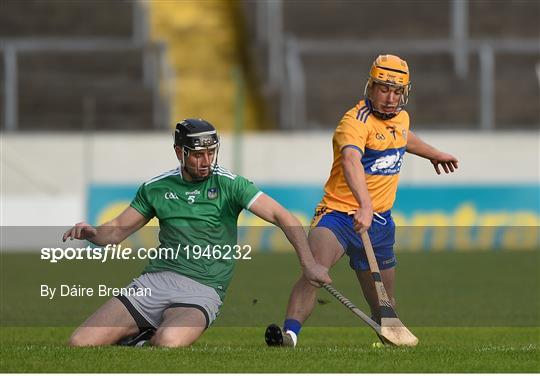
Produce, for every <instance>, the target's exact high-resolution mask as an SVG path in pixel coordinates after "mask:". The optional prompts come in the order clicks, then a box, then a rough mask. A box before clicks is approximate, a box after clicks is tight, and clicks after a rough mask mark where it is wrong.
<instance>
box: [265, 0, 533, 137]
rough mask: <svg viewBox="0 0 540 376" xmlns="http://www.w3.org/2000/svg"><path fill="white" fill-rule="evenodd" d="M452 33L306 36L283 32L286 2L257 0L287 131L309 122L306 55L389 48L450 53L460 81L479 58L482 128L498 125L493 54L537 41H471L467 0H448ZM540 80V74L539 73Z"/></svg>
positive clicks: (522, 50)
mask: <svg viewBox="0 0 540 376" xmlns="http://www.w3.org/2000/svg"><path fill="white" fill-rule="evenodd" d="M449 4H450V7H451V9H450V12H449V16H448V17H449V18H450V22H449V24H450V32H449V35H448V38H443V39H431V40H426V39H416V40H414V39H405V40H403V39H401V40H397V39H396V40H388V39H384V40H373V39H370V40H342V39H339V40H306V39H298V38H295V37H294V36H290V35H285V31H284V28H283V1H282V0H261V1H259V2H257V20H258V23H257V30H256V34H257V42H258V43H259V44H260V45H265V47H266V49H267V51H268V62H267V66H268V72H267V74H266V81H267V82H266V86H267V87H269V88H274V89H276V88H277V90H279V92H280V97H281V104H280V119H279V122H280V124H281V127H282V128H284V129H302V128H306V127H308V124H306V92H305V70H304V66H303V64H302V59H301V58H302V56H305V55H317V54H318V55H332V54H349V55H354V54H360V55H361V54H370V55H372V56H373V55H377V54H379V53H381V52H382V51H381V46H384V48H385V51H395V52H396V53H403V54H409V53H419V54H426V55H429V54H440V53H444V54H448V55H450V56H452V59H453V63H454V74H455V75H456V76H457V77H459V78H460V79H463V78H466V77H468V75H469V55H470V54H477V55H478V56H479V64H480V74H479V77H478V80H480V84H479V87H480V98H481V99H480V102H479V104H478V106H479V108H480V129H482V130H492V129H494V117H495V87H494V74H495V54H497V53H502V52H512V53H515V54H520V55H526V54H536V55H538V54H539V53H540V43H539V40H538V39H532V40H527V39H477V40H474V39H470V38H469V29H468V25H469V14H468V10H469V1H468V0H450V3H449ZM539 80H540V76H539Z"/></svg>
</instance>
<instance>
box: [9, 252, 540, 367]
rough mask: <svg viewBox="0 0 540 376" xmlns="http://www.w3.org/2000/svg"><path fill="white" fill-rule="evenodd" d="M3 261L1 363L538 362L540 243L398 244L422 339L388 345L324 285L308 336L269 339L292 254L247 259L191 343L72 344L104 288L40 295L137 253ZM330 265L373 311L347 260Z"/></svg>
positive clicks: (402, 306) (102, 276)
mask: <svg viewBox="0 0 540 376" xmlns="http://www.w3.org/2000/svg"><path fill="white" fill-rule="evenodd" d="M0 261H1V263H0V266H1V276H0V279H1V282H2V283H1V287H0V292H1V298H0V299H1V301H0V302H1V310H0V318H1V327H0V330H1V332H0V372H302V373H306V372H540V325H539V324H540V302H539V301H540V300H539V299H538V296H540V294H539V293H540V273H539V271H540V270H539V265H540V262H539V261H540V252H523V253H519V252H489V253H487V252H484V253H481V252H476V253H475V252H473V253H449V252H447V253H403V254H399V255H398V263H399V265H398V272H397V279H398V284H397V290H396V296H397V300H398V312H399V314H400V317H401V319H402V320H403V322H404V323H405V324H406V325H407V326H408V327H409V328H410V329H411V330H412V331H413V333H414V334H416V335H417V336H418V337H419V338H420V344H419V345H418V346H417V347H416V348H393V347H386V348H381V349H377V348H373V347H372V346H371V344H372V343H373V342H375V341H376V340H377V337H376V336H375V335H374V333H373V332H372V331H371V330H370V329H369V328H367V327H366V326H365V325H364V324H363V323H362V322H361V321H360V320H359V319H357V318H356V317H355V316H354V315H353V314H352V313H351V312H349V311H348V310H347V309H346V308H345V307H343V306H342V305H341V304H340V303H339V302H337V301H336V300H335V299H334V298H332V297H331V296H330V295H329V294H328V293H326V292H325V291H322V290H321V291H320V292H319V295H318V304H317V306H316V308H315V312H314V314H313V316H312V317H311V318H310V320H309V321H308V323H307V324H306V326H305V327H304V328H303V330H302V333H301V336H300V343H299V346H298V347H297V348H296V349H284V348H267V347H266V345H265V344H264V339H263V333H264V327H265V326H266V325H267V324H269V323H271V322H277V323H281V321H282V319H283V314H284V311H285V307H286V302H287V298H288V294H289V290H290V287H291V285H292V284H293V283H294V280H295V279H296V277H297V276H298V273H299V268H298V265H297V261H296V259H295V256H294V255H293V254H256V255H254V258H253V260H245V261H241V262H239V263H238V265H237V270H236V274H235V277H234V279H233V283H232V285H231V286H230V289H229V294H228V296H227V299H226V301H225V304H224V307H223V311H222V314H221V315H220V317H219V318H218V320H217V321H216V322H215V324H214V325H213V326H212V327H211V328H210V329H209V330H208V331H207V332H206V333H205V334H204V335H203V336H202V337H201V339H200V340H199V341H198V342H197V343H196V344H195V345H194V346H192V347H190V348H187V349H162V348H152V347H147V348H121V347H113V346H111V347H99V348H83V349H73V348H69V347H67V346H66V345H65V342H66V341H67V339H68V338H69V335H70V333H71V331H72V330H73V328H74V327H75V326H76V325H77V324H78V323H80V322H81V321H82V320H83V319H84V318H85V317H86V316H87V315H88V314H89V313H91V312H92V311H94V310H95V309H96V308H97V307H98V306H99V304H100V303H102V302H103V301H104V299H103V298H98V297H95V298H62V299H56V300H54V301H47V299H46V298H40V297H39V285H40V284H42V283H48V284H57V283H67V284H77V283H80V284H83V285H92V284H94V285H95V284H96V283H98V282H99V283H106V284H108V285H110V286H118V287H120V286H124V285H126V284H127V283H128V282H129V280H130V278H131V277H133V276H135V275H136V274H137V272H138V271H139V270H140V268H141V264H140V263H128V264H126V263H119V262H118V263H115V262H111V263H104V264H100V263H96V262H88V261H86V262H64V263H59V264H56V265H51V264H46V263H44V261H41V260H39V256H38V255H36V254H24V255H14V254H9V253H2V254H1V260H0ZM29 271H32V272H29ZM331 276H332V278H333V279H334V286H335V287H336V288H338V289H339V290H340V291H341V292H343V293H344V294H345V295H346V296H347V297H349V298H350V299H351V300H352V301H353V302H355V303H356V304H357V305H358V306H359V307H360V308H361V309H363V310H364V311H365V312H367V311H368V310H367V307H366V305H365V303H364V302H363V299H362V298H361V294H360V291H359V287H358V283H357V282H356V281H355V277H354V275H353V273H352V272H351V271H350V270H349V268H348V265H347V262H346V261H345V260H342V261H340V262H339V263H338V265H337V266H336V267H335V268H334V269H333V270H332V273H331Z"/></svg>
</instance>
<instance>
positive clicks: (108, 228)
mask: <svg viewBox="0 0 540 376" xmlns="http://www.w3.org/2000/svg"><path fill="white" fill-rule="evenodd" d="M148 221H149V220H148V219H147V218H145V217H144V216H143V215H142V214H141V213H139V212H138V211H137V210H135V209H133V208H132V207H128V208H127V209H126V210H124V211H123V212H122V213H121V214H120V215H118V216H117V217H116V218H114V219H113V220H111V221H109V222H106V223H104V224H103V225H101V226H98V227H94V226H91V225H89V224H88V223H86V222H79V223H77V224H76V225H75V226H73V227H72V228H70V229H69V230H68V231H66V232H65V233H64V236H63V237H62V240H63V241H66V240H67V239H68V238H69V239H71V240H73V239H81V240H89V241H91V242H92V243H94V244H97V245H107V244H118V243H120V242H121V241H122V240H124V239H126V238H127V237H128V236H130V235H131V234H133V233H134V232H135V231H137V230H138V229H140V228H141V227H143V226H144V225H145V224H146V223H147V222H148Z"/></svg>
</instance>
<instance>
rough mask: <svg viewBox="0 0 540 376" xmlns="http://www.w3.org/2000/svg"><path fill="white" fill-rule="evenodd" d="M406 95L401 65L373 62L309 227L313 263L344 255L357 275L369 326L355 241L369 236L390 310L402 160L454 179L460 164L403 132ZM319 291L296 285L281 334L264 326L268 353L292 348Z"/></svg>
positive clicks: (338, 136)
mask: <svg viewBox="0 0 540 376" xmlns="http://www.w3.org/2000/svg"><path fill="white" fill-rule="evenodd" d="M410 87H411V82H410V77H409V68H408V66H407V63H406V62H405V61H404V60H402V59H401V58H399V57H397V56H394V55H381V56H379V57H377V59H376V60H375V61H374V62H373V65H372V67H371V70H370V73H369V78H368V81H367V84H366V87H365V89H364V99H362V100H361V101H360V102H359V103H358V104H357V105H356V106H355V107H354V108H352V109H350V110H349V111H347V112H346V113H345V115H344V116H343V118H342V119H341V121H340V122H339V125H338V127H337V128H336V131H335V133H334V137H333V140H332V144H333V149H334V162H333V164H332V170H331V172H330V177H329V178H328V180H327V182H326V185H325V187H324V197H323V198H322V200H321V202H320V204H319V205H318V207H317V209H316V212H315V216H314V218H313V221H312V224H311V230H310V233H309V244H310V247H311V250H312V252H313V254H314V257H315V260H316V261H317V262H318V263H319V264H321V265H323V266H326V267H328V268H330V267H332V265H334V264H335V263H336V262H337V261H338V260H339V259H340V258H341V257H342V256H343V255H344V254H347V255H348V256H349V264H350V266H351V268H352V269H353V270H354V271H355V273H356V276H357V278H358V281H359V282H360V286H361V287H362V291H363V293H364V297H365V298H366V300H367V302H368V303H369V305H370V308H371V314H372V316H373V318H374V320H375V321H379V322H380V315H379V313H378V300H377V295H376V292H375V288H374V283H373V280H372V278H371V274H370V272H369V265H368V262H367V258H366V254H365V251H364V246H363V244H362V240H361V238H360V235H359V233H360V232H363V231H368V234H369V236H370V238H371V242H372V244H373V248H374V252H375V257H376V259H377V263H378V265H379V268H380V270H381V276H382V279H383V282H384V286H385V288H386V291H387V292H388V296H389V298H390V300H391V303H392V305H394V307H395V299H394V272H395V265H396V257H395V255H394V250H393V247H394V241H395V224H394V222H393V220H392V216H391V213H390V211H391V209H392V205H393V204H394V200H395V197H396V191H397V185H398V178H399V171H400V169H401V165H402V160H403V156H404V154H405V152H408V153H412V154H416V155H418V156H420V157H423V158H426V159H427V160H429V161H430V162H431V163H432V164H433V166H434V168H435V171H436V173H437V174H440V173H441V168H442V170H443V171H444V172H445V173H451V172H454V170H455V169H457V167H458V160H457V159H456V158H455V157H454V156H452V155H450V154H447V153H444V152H442V151H439V150H437V149H436V148H434V147H432V146H430V145H428V144H426V143H425V142H424V141H422V140H421V139H420V138H419V137H418V136H416V135H415V134H414V133H413V132H411V131H410V130H409V115H408V114H407V112H406V111H405V110H403V107H404V106H405V105H406V104H407V100H408V97H409V91H410ZM316 292H317V289H316V288H315V287H313V286H312V285H310V284H309V282H308V281H307V280H306V279H305V277H303V276H302V277H301V278H300V279H299V280H298V281H297V282H296V284H295V286H294V287H293V290H292V292H291V296H290V298H289V305H288V307H287V313H286V319H285V323H284V326H283V330H281V328H279V327H278V326H277V325H274V324H272V325H270V326H269V327H268V328H267V331H266V342H267V343H268V344H269V345H286V346H295V345H296V342H297V339H298V335H299V332H300V329H301V327H302V324H303V323H304V322H305V320H307V318H308V317H309V315H310V314H311V312H312V310H313V307H314V304H315V297H316Z"/></svg>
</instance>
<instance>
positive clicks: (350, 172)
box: [341, 148, 373, 232]
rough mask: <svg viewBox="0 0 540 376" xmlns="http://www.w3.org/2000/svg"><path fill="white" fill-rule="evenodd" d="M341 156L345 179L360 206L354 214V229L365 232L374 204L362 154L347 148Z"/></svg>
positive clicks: (371, 217) (369, 223)
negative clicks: (369, 190) (362, 161)
mask: <svg viewBox="0 0 540 376" xmlns="http://www.w3.org/2000/svg"><path fill="white" fill-rule="evenodd" d="M341 156H342V158H343V159H342V162H341V164H342V167H343V175H344V176H345V181H346V182H347V185H348V186H349V188H350V190H351V192H352V194H353V195H354V198H355V199H356V201H357V202H358V204H359V206H360V208H359V209H358V210H357V211H356V213H355V214H354V222H355V223H354V229H355V230H356V231H357V232H363V231H366V230H367V229H369V227H370V226H371V221H372V219H373V206H372V204H371V198H370V197H369V192H368V188H367V184H366V176H365V173H364V167H363V166H362V163H361V162H360V160H361V158H362V155H361V154H360V152H359V151H358V150H356V149H354V148H345V149H343V150H342V151H341Z"/></svg>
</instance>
